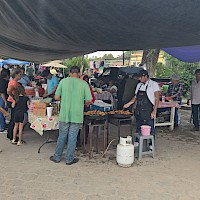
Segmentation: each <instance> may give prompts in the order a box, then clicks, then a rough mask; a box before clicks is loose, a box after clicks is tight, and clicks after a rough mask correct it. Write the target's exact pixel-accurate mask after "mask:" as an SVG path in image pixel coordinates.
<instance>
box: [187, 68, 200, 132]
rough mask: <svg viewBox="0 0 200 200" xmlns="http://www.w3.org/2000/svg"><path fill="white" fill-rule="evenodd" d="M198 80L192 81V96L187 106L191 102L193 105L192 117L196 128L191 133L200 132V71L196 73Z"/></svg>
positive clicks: (190, 95)
mask: <svg viewBox="0 0 200 200" xmlns="http://www.w3.org/2000/svg"><path fill="white" fill-rule="evenodd" d="M195 76H196V79H195V80H193V81H192V84H191V88H190V94H189V97H188V101H187V104H188V105H189V102H190V100H191V104H192V116H193V124H194V128H193V129H192V130H191V131H199V118H200V116H199V114H200V69H197V70H196V71H195Z"/></svg>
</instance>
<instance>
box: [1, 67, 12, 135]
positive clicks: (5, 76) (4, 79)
mask: <svg viewBox="0 0 200 200" xmlns="http://www.w3.org/2000/svg"><path fill="white" fill-rule="evenodd" d="M9 78H10V70H9V69H2V70H1V75H0V107H1V108H3V109H7V98H8V95H7V88H8V82H9ZM5 129H6V120H5V116H4V115H3V113H1V112H0V132H5V131H6V130H5Z"/></svg>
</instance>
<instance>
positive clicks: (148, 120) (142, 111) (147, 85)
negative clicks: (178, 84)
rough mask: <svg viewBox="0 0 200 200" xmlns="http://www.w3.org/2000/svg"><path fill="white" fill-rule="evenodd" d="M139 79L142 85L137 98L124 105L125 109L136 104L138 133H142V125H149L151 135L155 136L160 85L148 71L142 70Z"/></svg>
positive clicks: (138, 86)
mask: <svg viewBox="0 0 200 200" xmlns="http://www.w3.org/2000/svg"><path fill="white" fill-rule="evenodd" d="M138 77H139V80H140V83H138V84H137V87H136V90H135V96H134V97H133V98H132V99H131V100H130V101H129V102H128V103H127V104H125V105H124V108H128V107H129V106H130V105H132V104H133V103H135V102H136V110H135V117H136V132H137V133H141V130H140V129H141V125H149V126H151V134H152V135H155V127H154V119H155V117H156V112H157V107H158V104H159V94H160V92H159V91H160V89H159V85H158V83H156V82H155V81H152V80H151V79H150V78H149V74H148V72H147V71H146V70H141V71H140V72H139V74H138Z"/></svg>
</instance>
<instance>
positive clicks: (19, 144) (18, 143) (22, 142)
mask: <svg viewBox="0 0 200 200" xmlns="http://www.w3.org/2000/svg"><path fill="white" fill-rule="evenodd" d="M24 143H25V142H24V141H23V140H22V141H21V142H20V141H18V142H17V146H22V145H23V144H24Z"/></svg>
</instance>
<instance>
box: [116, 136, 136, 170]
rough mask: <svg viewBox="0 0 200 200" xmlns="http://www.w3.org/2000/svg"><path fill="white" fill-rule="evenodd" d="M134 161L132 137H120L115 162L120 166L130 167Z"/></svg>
mask: <svg viewBox="0 0 200 200" xmlns="http://www.w3.org/2000/svg"><path fill="white" fill-rule="evenodd" d="M133 162H134V145H133V144H132V137H131V136H127V137H126V138H123V137H120V142H119V144H118V145H117V163H118V165H119V166H121V167H130V166H131V165H132V164H133Z"/></svg>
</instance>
